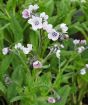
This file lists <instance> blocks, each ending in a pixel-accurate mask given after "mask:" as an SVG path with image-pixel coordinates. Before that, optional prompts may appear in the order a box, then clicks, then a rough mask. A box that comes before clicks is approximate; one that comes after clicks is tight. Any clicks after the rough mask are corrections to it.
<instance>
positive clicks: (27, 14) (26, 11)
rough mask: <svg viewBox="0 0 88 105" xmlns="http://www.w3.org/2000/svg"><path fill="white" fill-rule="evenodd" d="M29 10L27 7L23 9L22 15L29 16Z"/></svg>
mask: <svg viewBox="0 0 88 105" xmlns="http://www.w3.org/2000/svg"><path fill="white" fill-rule="evenodd" d="M30 14H31V12H30V11H29V10H28V9H25V10H23V12H22V17H23V18H25V19H27V18H29V17H30Z"/></svg>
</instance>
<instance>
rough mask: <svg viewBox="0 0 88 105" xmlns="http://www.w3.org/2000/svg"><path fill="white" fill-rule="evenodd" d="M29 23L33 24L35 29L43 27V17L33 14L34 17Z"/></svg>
mask: <svg viewBox="0 0 88 105" xmlns="http://www.w3.org/2000/svg"><path fill="white" fill-rule="evenodd" d="M28 23H29V24H31V25H32V28H33V30H37V29H41V28H42V18H40V17H36V16H32V19H29V20H28Z"/></svg>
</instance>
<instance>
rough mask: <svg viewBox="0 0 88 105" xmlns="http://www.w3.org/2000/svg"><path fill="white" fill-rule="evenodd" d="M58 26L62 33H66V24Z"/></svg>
mask: <svg viewBox="0 0 88 105" xmlns="http://www.w3.org/2000/svg"><path fill="white" fill-rule="evenodd" d="M60 28H61V30H62V32H63V33H67V30H68V27H67V26H66V24H64V23H62V24H60Z"/></svg>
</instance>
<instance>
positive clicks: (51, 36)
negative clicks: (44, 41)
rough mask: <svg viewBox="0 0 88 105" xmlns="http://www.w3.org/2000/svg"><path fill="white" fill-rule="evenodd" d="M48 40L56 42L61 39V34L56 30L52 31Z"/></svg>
mask: <svg viewBox="0 0 88 105" xmlns="http://www.w3.org/2000/svg"><path fill="white" fill-rule="evenodd" d="M48 38H49V39H51V40H53V41H56V40H58V38H59V33H58V32H57V31H56V30H54V29H52V30H51V32H50V33H49V34H48Z"/></svg>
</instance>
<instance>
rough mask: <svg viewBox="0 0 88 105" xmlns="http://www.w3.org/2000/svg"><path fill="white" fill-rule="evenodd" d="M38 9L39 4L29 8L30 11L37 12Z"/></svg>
mask: <svg viewBox="0 0 88 105" xmlns="http://www.w3.org/2000/svg"><path fill="white" fill-rule="evenodd" d="M38 8H39V6H38V5H37V4H35V5H30V6H29V10H30V11H36V10H37V9H38Z"/></svg>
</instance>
